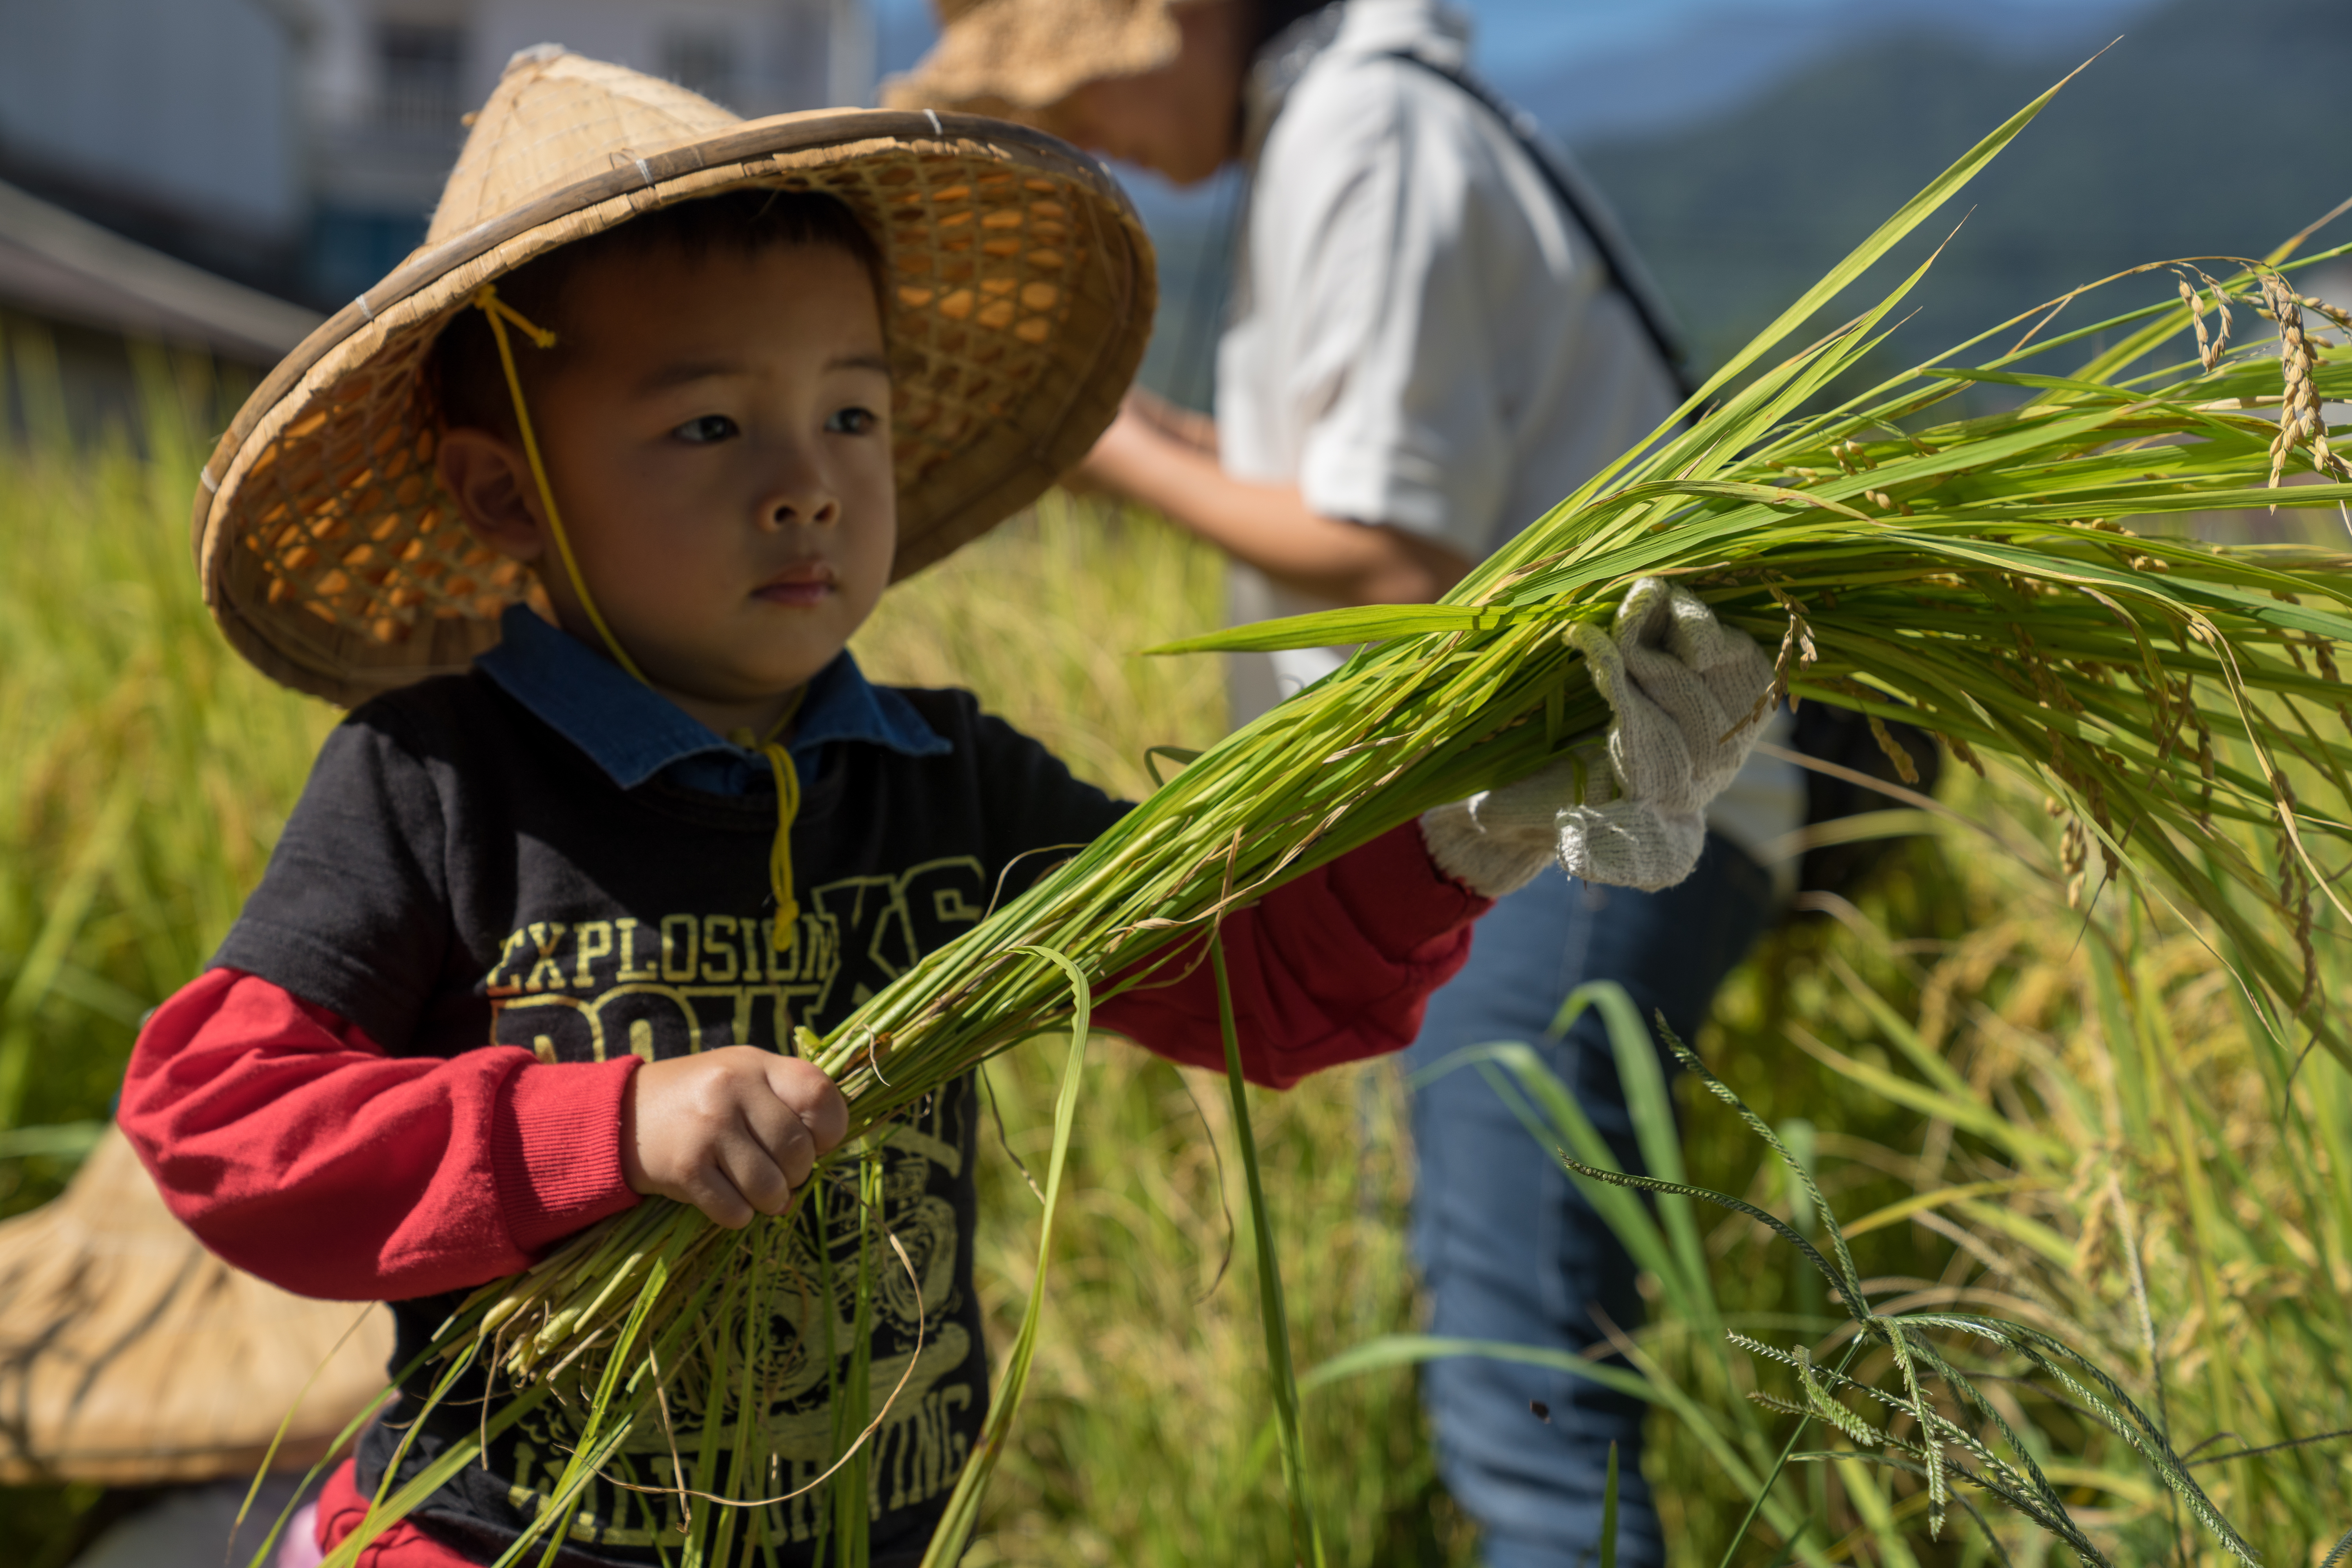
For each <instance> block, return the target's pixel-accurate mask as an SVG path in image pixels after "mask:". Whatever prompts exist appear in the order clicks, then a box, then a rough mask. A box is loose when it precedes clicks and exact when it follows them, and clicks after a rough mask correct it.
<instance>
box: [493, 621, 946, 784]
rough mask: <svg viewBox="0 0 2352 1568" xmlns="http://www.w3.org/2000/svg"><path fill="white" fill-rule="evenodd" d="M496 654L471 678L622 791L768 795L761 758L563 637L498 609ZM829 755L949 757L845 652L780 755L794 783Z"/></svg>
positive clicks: (826, 673)
mask: <svg viewBox="0 0 2352 1568" xmlns="http://www.w3.org/2000/svg"><path fill="white" fill-rule="evenodd" d="M474 668H477V669H478V670H480V671H481V672H482V673H483V674H484V675H487V676H488V677H489V678H490V679H491V680H493V681H495V682H496V683H497V684H498V686H499V689H501V690H503V691H505V692H506V694H507V695H508V696H509V697H511V698H513V699H514V700H516V701H518V702H520V703H521V704H522V705H523V706H524V707H525V708H527V709H529V710H530V711H531V713H532V714H533V715H535V716H536V717H537V718H539V719H540V720H541V721H542V722H544V723H545V724H546V725H547V726H548V727H549V728H550V729H551V730H553V731H555V732H556V733H558V734H560V735H562V737H563V738H564V739H565V740H567V741H570V742H572V744H573V745H575V746H577V747H579V748H580V749H581V750H582V751H583V752H587V753H588V756H589V759H590V760H591V761H593V763H595V764H596V765H597V766H598V767H600V768H602V769H604V773H606V775H607V776H609V777H610V778H611V779H612V781H613V782H614V784H618V785H619V786H620V787H621V788H623V789H635V788H636V787H637V786H638V785H639V784H644V783H646V781H647V780H649V779H654V778H660V779H662V780H663V781H664V782H666V783H668V784H677V785H680V786H681V787H684V788H687V789H694V790H701V791H703V792H705V793H707V794H710V795H751V794H754V793H757V792H759V791H762V790H768V789H772V788H773V787H774V783H775V778H774V773H773V772H772V770H771V768H770V767H769V765H768V759H767V758H766V757H765V756H764V755H762V754H761V752H757V751H754V750H752V749H751V748H749V747H744V746H739V745H737V744H735V743H734V742H731V741H729V740H727V739H726V738H724V737H723V736H720V735H719V734H717V733H715V732H713V731H711V729H710V727H709V725H707V724H705V723H703V722H702V721H700V720H699V719H697V718H695V717H694V716H693V715H691V714H689V713H688V712H687V711H686V710H684V709H683V708H680V707H679V706H678V705H677V703H675V702H672V701H671V700H669V699H668V698H667V697H664V696H663V695H662V694H661V693H660V692H658V691H656V690H655V689H653V688H651V687H649V686H646V685H645V684H644V683H643V682H641V681H639V680H638V679H636V678H635V677H634V676H632V675H630V674H629V673H628V672H627V671H626V670H625V669H623V668H621V667H620V666H619V665H617V664H614V662H613V661H612V660H611V659H608V658H604V657H603V656H601V655H599V654H598V653H596V652H595V651H594V650H593V649H591V648H590V647H588V646H587V645H586V644H584V643H582V642H581V641H579V640H578V639H577V638H575V637H572V635H571V634H570V633H568V632H565V631H562V630H561V629H559V628H558V627H555V626H550V625H548V624H547V623H546V622H545V621H543V620H541V619H540V618H539V616H537V615H535V614H533V613H532V612H531V611H530V609H529V608H528V607H526V606H524V605H510V606H509V607H508V610H507V612H506V614H505V616H502V617H501V618H500V620H499V646H498V647H494V648H492V649H490V651H489V652H488V653H486V654H484V655H482V656H481V657H480V658H478V659H476V660H475V661H474ZM832 745H872V746H883V747H887V749H889V750H891V751H894V752H898V753H900V754H901V755H903V756H908V757H936V756H941V755H944V754H945V753H946V752H950V751H951V750H952V749H953V748H952V747H951V746H950V743H949V742H948V741H947V739H946V738H945V737H944V736H942V735H940V733H939V731H936V730H933V729H932V728H931V727H930V725H929V724H928V723H926V722H925V721H924V720H923V716H922V715H921V714H920V713H918V712H917V711H916V710H915V705H914V704H913V703H911V702H909V701H908V700H906V699H905V698H904V697H901V696H900V695H899V694H898V692H896V691H893V690H891V689H889V688H888V687H887V686H877V685H875V684H874V683H873V682H871V681H869V680H867V679H866V674H865V672H864V671H863V670H861V669H859V668H857V661H856V659H855V658H851V657H850V654H849V651H848V650H847V649H846V648H845V649H843V650H842V651H841V653H839V654H838V655H836V656H835V658H834V660H833V662H832V663H830V664H828V665H826V666H825V667H824V668H823V669H821V670H819V671H817V673H816V674H815V675H814V676H812V677H811V678H810V679H809V684H808V696H807V697H806V698H805V699H804V700H803V701H802V703H801V710H800V715H799V718H798V721H796V722H795V723H794V724H793V733H792V738H791V740H790V741H788V742H786V743H785V750H787V751H788V752H791V753H792V758H793V768H794V769H795V770H797V771H798V772H799V773H800V776H801V777H802V779H803V780H804V781H805V780H814V778H815V777H816V776H817V773H818V770H819V768H820V767H821V766H822V765H823V763H824V749H825V748H826V747H827V746H832Z"/></svg>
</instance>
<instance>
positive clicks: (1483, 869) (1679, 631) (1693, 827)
mask: <svg viewBox="0 0 2352 1568" xmlns="http://www.w3.org/2000/svg"><path fill="white" fill-rule="evenodd" d="M1569 640H1570V645H1571V646H1573V647H1575V648H1576V650H1577V651H1578V652H1580V653H1581V654H1582V655H1584V658H1585V660H1586V662H1587V663H1588V664H1589V665H1590V666H1591V672H1592V684H1593V686H1594V688H1595V689H1598V690H1599V691H1600V693H1601V696H1602V697H1603V698H1605V699H1606V700H1608V703H1609V706H1610V708H1611V709H1612V710H1613V711H1614V712H1615V714H1616V717H1615V719H1614V720H1613V721H1612V722H1611V724H1610V726H1609V733H1608V738H1607V741H1606V742H1605V744H1604V743H1603V742H1601V741H1599V740H1593V741H1588V742H1584V743H1583V744H1581V745H1579V746H1577V747H1575V748H1573V749H1572V750H1570V752H1569V753H1568V754H1567V755H1566V756H1564V757H1561V758H1559V760H1558V761H1556V762H1554V763H1551V764H1549V766H1547V767H1546V768H1545V769H1544V770H1543V771H1542V772H1540V773H1535V774H1533V775H1532V776H1530V777H1528V778H1524V779H1521V780H1520V781H1519V782H1518V783H1517V784H1507V785H1505V786H1504V787H1503V788H1501V789H1496V790H1486V791H1484V792H1482V793H1480V794H1478V795H1472V796H1471V797H1470V798H1469V799H1468V800H1464V801H1456V802H1454V804H1453V805H1441V806H1439V807H1437V808H1436V809H1435V810H1433V811H1428V812H1424V813H1423V814H1422V818H1421V831H1422V837H1423V839H1424V840H1425V841H1426V842H1427V843H1428V845H1429V852H1430V857H1431V858H1433V859H1434V860H1435V861H1436V862H1437V865H1438V868H1439V869H1440V870H1442V871H1444V873H1445V874H1446V875H1447V876H1449V877H1452V878H1453V879H1454V880H1455V881H1457V882H1460V883H1462V884H1463V885H1464V886H1465V887H1467V888H1469V889H1472V890H1473V891H1475V892H1479V893H1483V894H1485V895H1486V896H1487V897H1488V898H1500V897H1502V896H1503V895H1504V894H1506V893H1510V892H1516V891H1517V890H1518V889H1520V888H1522V887H1524V886H1526V885H1527V884H1528V882H1529V881H1532V880H1533V879H1535V876H1536V874H1537V873H1538V872H1539V871H1541V870H1542V869H1543V868H1544V866H1545V865H1546V864H1547V863H1548V862H1549V861H1552V860H1554V859H1557V860H1558V861H1559V865H1560V868H1562V869H1563V870H1565V871H1566V872H1567V873H1568V874H1569V875H1570V876H1571V877H1581V878H1583V879H1585V880H1587V881H1591V882H1606V883H1610V884H1612V885H1613V886H1617V887H1624V888H1639V889H1643V891H1645V892H1654V891H1656V890H1657V889H1660V888H1671V887H1673V886H1674V885H1675V883H1676V882H1679V881H1681V880H1682V879H1684V878H1685V877H1687V876H1689V875H1690V874H1691V871H1692V869H1693V868H1695V867H1696V866H1697V864H1698V857H1699V851H1700V850H1701V849H1702V848H1704V847H1706V816H1705V815H1704V814H1705V812H1706V807H1707V804H1708V803H1709V802H1710V801H1712V800H1714V799H1715V797H1716V796H1717V795H1720V794H1722V793H1723V790H1724V787H1725V786H1726V785H1727V784H1730V783H1731V780H1732V776H1733V775H1734V774H1736V773H1738V772H1739V769H1740V765H1741V764H1742V763H1745V762H1747V760H1748V749H1749V748H1750V747H1752V746H1754V745H1755V743H1756V738H1757V736H1759V734H1761V733H1762V732H1763V728H1764V726H1763V724H1762V723H1761V722H1760V721H1761V720H1762V719H1763V717H1764V714H1763V713H1762V711H1761V710H1760V706H1759V705H1760V703H1761V700H1762V699H1763V696H1764V694H1765V692H1766V691H1768V690H1769V689H1770V688H1771V685H1772V661H1771V660H1769V659H1768V658H1765V657H1764V652H1763V650H1762V649H1761V648H1759V647H1757V646H1756V643H1755V640H1754V639H1753V638H1751V637H1748V634H1747V633H1745V632H1742V631H1737V630H1734V629H1733V628H1731V627H1729V626H1724V625H1723V624H1722V623H1721V622H1719V621H1717V619H1716V618H1715V612H1714V611H1712V610H1710V609H1708V608H1707V607H1706V604H1705V603H1704V602H1703V601H1701V600H1700V599H1699V597H1698V596H1697V595H1695V594H1693V593H1691V592H1690V590H1688V589H1686V588H1680V587H1676V586H1675V585H1674V584H1671V583H1668V582H1667V581H1666V580H1665V579H1664V578H1662V577H1644V578H1643V579H1642V580H1641V581H1639V582H1637V583H1635V584H1633V591H1632V592H1630V593H1628V594H1627V595H1625V602H1624V604H1623V605H1621V606H1620V607H1619V609H1618V611H1617V618H1616V623H1615V629H1614V634H1613V635H1612V633H1610V632H1604V631H1602V630H1601V628H1600V627H1598V626H1591V625H1589V624H1588V625H1580V626H1575V627H1573V628H1571V630H1570V634H1569Z"/></svg>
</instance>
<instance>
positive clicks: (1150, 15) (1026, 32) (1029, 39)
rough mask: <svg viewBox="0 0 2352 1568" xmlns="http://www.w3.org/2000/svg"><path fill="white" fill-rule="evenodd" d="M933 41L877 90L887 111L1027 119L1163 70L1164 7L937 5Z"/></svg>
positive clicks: (1167, 46)
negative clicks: (1107, 82) (1074, 97)
mask: <svg viewBox="0 0 2352 1568" xmlns="http://www.w3.org/2000/svg"><path fill="white" fill-rule="evenodd" d="M938 5H939V12H940V40H939V42H938V43H937V44H936V45H934V46H933V47H932V49H931V52H930V53H929V54H928V55H925V56H924V57H923V58H922V59H921V61H920V62H919V63H918V64H917V65H916V67H915V68H914V69H913V70H911V71H909V72H908V73H907V74H906V75H905V76H900V77H893V78H891V79H889V80H888V81H887V82H885V83H884V84H883V86H882V101H883V102H885V103H887V104H888V105H890V106H891V107H892V108H895V109H922V108H926V107H936V106H938V105H940V104H953V105H955V106H956V107H957V108H958V109H965V110H971V111H973V112H975V113H980V114H996V115H1002V116H1003V117H1004V118H1006V119H1008V120H1024V121H1025V120H1028V119H1030V118H1032V117H1033V116H1034V114H1035V113H1036V111H1037V110H1041V109H1044V108H1045V107H1046V106H1047V105H1049V104H1052V103H1056V102H1059V101H1060V100H1062V99H1064V98H1066V97H1067V96H1068V95H1069V94H1070V92H1071V91H1072V90H1073V89H1076V88H1077V87H1078V86H1080V85H1081V84H1083V83H1085V82H1088V81H1093V80H1096V79H1099V78H1104V77H1121V76H1134V75H1137V74H1139V73H1140V72H1143V71H1148V70H1150V69H1152V68H1154V67H1157V66H1161V65H1165V64H1167V62H1168V61H1170V60H1171V59H1173V58H1175V57H1176V51H1177V48H1178V47H1179V46H1180V45H1181V42H1182V39H1181V36H1180V35H1179V33H1178V31H1177V27H1176V22H1175V19H1174V18H1173V17H1171V16H1169V14H1168V8H1169V0H938Z"/></svg>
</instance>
